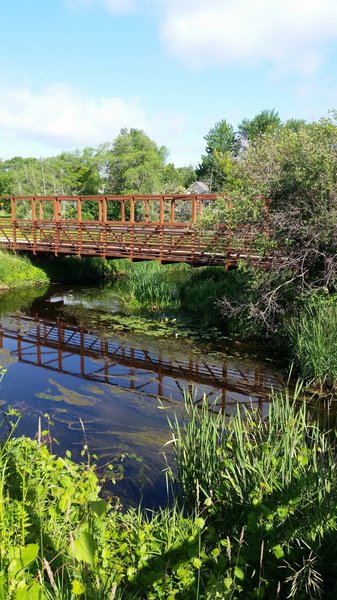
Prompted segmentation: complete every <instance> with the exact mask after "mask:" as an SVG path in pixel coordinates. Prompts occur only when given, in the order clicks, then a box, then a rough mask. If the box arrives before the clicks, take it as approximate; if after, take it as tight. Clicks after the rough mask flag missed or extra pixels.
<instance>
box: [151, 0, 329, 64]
mask: <svg viewBox="0 0 337 600" xmlns="http://www.w3.org/2000/svg"><path fill="white" fill-rule="evenodd" d="M157 2H159V4H161V7H162V21H161V35H162V39H163V41H164V43H165V44H166V45H167V47H168V48H169V50H170V51H171V52H172V53H173V54H174V55H176V56H178V57H179V58H181V59H182V60H183V61H185V62H186V63H187V64H188V65H189V66H192V67H194V68H196V67H205V66H207V65H226V64H233V63H244V64H248V65H251V64H258V63H261V62H263V61H268V62H270V63H271V64H274V65H284V64H287V67H288V68H289V67H290V68H292V67H293V68H295V69H296V70H298V69H299V70H301V71H303V72H304V73H306V72H307V71H308V70H309V71H312V70H314V69H316V67H317V64H318V63H319V61H320V53H321V49H322V48H323V47H324V46H325V45H326V44H328V43H329V42H331V41H335V40H336V39H337V2H336V0H236V1H235V2H233V0H207V1H205V0H157Z"/></svg>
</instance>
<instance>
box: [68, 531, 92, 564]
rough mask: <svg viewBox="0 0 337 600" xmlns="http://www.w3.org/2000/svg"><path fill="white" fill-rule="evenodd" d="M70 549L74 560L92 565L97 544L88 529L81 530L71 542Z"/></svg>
mask: <svg viewBox="0 0 337 600" xmlns="http://www.w3.org/2000/svg"><path fill="white" fill-rule="evenodd" d="M72 550H73V551H72V554H73V556H74V558H76V560H80V561H83V562H85V563H88V564H89V565H92V564H93V562H94V557H95V552H96V550H97V545H96V542H95V540H94V538H93V536H92V534H91V533H90V532H89V531H81V533H80V535H79V537H78V538H77V540H75V541H74V543H73V548H72Z"/></svg>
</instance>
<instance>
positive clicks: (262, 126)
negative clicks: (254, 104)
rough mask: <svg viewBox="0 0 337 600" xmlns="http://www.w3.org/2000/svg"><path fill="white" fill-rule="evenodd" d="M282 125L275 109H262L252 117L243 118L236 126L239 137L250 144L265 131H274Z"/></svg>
mask: <svg viewBox="0 0 337 600" xmlns="http://www.w3.org/2000/svg"><path fill="white" fill-rule="evenodd" d="M281 125H282V122H281V119H280V116H279V114H278V112H276V110H268V109H266V110H262V111H261V112H260V113H259V114H257V115H255V117H253V119H243V120H242V121H241V123H240V124H239V126H238V131H239V135H240V137H241V139H242V140H243V141H244V142H245V143H246V144H247V143H248V144H252V143H253V142H255V141H256V140H257V139H258V138H259V137H260V136H262V135H263V134H264V133H266V132H267V131H274V130H275V129H278V128H280V127H281Z"/></svg>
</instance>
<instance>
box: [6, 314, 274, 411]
mask: <svg viewBox="0 0 337 600" xmlns="http://www.w3.org/2000/svg"><path fill="white" fill-rule="evenodd" d="M144 345H145V342H144V339H143V346H144ZM0 348H6V349H8V350H9V351H10V353H11V355H12V356H14V357H15V358H17V359H18V360H19V361H20V362H22V363H26V364H29V365H34V366H37V367H41V368H43V369H47V370H50V371H56V372H60V373H65V374H67V375H71V376H74V377H79V378H82V379H85V380H89V381H94V382H100V383H103V384H108V385H111V386H117V387H118V388H124V389H125V390H127V391H129V393H130V394H136V395H140V396H146V397H153V398H158V397H159V398H161V399H163V400H168V401H169V402H170V403H179V404H181V403H182V401H183V398H184V392H186V391H188V392H190V393H191V394H192V395H193V397H194V399H195V402H196V403H200V402H201V401H202V399H203V397H204V396H206V398H207V399H208V401H209V402H210V403H211V402H212V403H213V402H214V401H215V400H217V405H216V406H217V407H218V408H219V409H220V410H222V411H223V412H224V413H226V414H228V415H229V414H233V412H235V411H236V410H237V403H238V402H239V403H240V404H245V405H247V406H249V407H251V406H252V407H258V408H259V409H260V410H261V412H265V411H266V408H267V404H268V398H269V395H270V391H271V388H274V389H277V388H279V387H280V386H281V384H282V381H281V377H278V376H277V374H274V373H271V372H268V370H267V369H263V368H262V366H261V365H257V366H256V365H254V364H253V363H251V362H247V363H245V362H244V361H242V362H240V361H239V360H233V359H231V358H230V357H222V358H221V359H219V358H218V357H212V356H207V357H206V358H205V357H204V356H198V355H195V356H194V355H191V356H189V357H187V358H186V359H185V358H184V355H182V354H180V353H179V355H178V354H177V355H176V356H174V357H172V354H170V353H169V352H165V350H160V349H159V350H158V348H157V347H156V348H155V349H154V348H153V347H152V346H151V343H150V342H149V345H148V347H145V348H144V347H143V348H139V344H138V343H136V342H132V341H131V342H130V340H129V339H127V338H126V337H125V336H123V335H122V334H114V337H113V338H111V337H109V338H107V339H104V338H103V339H102V337H101V336H100V335H99V334H97V333H94V332H92V331H89V330H87V329H86V328H84V327H78V326H74V325H69V324H66V323H64V322H62V321H60V320H56V321H52V320H45V319H40V318H38V317H36V318H32V317H27V316H12V317H5V318H3V319H1V318H0Z"/></svg>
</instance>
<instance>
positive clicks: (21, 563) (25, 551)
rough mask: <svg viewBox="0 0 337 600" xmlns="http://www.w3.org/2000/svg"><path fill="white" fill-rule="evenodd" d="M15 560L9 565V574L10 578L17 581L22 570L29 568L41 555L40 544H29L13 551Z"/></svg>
mask: <svg viewBox="0 0 337 600" xmlns="http://www.w3.org/2000/svg"><path fill="white" fill-rule="evenodd" d="M13 554H14V558H13V560H11V562H10V563H9V567H8V573H9V575H10V577H12V578H13V579H15V577H16V575H17V574H18V573H19V572H20V571H21V570H22V569H25V568H26V567H28V565H30V563H32V562H33V561H34V560H35V559H36V558H37V556H38V554H39V546H38V544H28V546H24V547H22V548H20V547H18V548H14V549H13Z"/></svg>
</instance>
